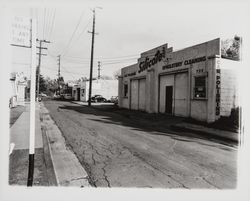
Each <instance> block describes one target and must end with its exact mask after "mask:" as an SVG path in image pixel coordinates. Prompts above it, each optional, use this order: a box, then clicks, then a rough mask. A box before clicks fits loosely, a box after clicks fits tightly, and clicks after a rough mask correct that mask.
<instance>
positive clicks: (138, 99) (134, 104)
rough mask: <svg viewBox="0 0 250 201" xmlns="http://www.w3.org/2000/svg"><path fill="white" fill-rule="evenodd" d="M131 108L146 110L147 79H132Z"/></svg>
mask: <svg viewBox="0 0 250 201" xmlns="http://www.w3.org/2000/svg"><path fill="white" fill-rule="evenodd" d="M130 104H131V109H132V110H142V111H145V110H146V79H139V80H131V101H130Z"/></svg>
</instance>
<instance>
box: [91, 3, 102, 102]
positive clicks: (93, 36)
mask: <svg viewBox="0 0 250 201" xmlns="http://www.w3.org/2000/svg"><path fill="white" fill-rule="evenodd" d="M96 8H100V9H101V7H96ZM92 11H93V27H92V32H90V31H88V32H89V33H91V34H92V43H91V58H90V73H89V100H88V106H91V93H92V76H93V60H94V43H95V34H96V33H95V8H94V9H93V10H92Z"/></svg>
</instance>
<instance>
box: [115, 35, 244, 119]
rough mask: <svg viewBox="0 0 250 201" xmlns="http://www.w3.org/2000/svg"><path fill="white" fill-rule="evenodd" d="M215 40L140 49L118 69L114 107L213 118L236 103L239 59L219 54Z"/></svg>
mask: <svg viewBox="0 0 250 201" xmlns="http://www.w3.org/2000/svg"><path fill="white" fill-rule="evenodd" d="M220 44H221V41H220V39H219V38H218V39H215V40H211V41H208V42H205V43H202V44H198V45H194V46H191V47H188V48H185V49H182V50H178V51H173V48H172V47H168V44H164V45H162V46H159V47H156V48H154V49H151V50H149V51H146V52H143V53H141V57H140V58H139V59H138V62H137V63H136V64H134V65H131V66H127V67H125V68H122V69H121V76H120V78H119V107H123V108H128V109H133V110H142V111H146V112H149V113H168V114H171V115H176V116H183V117H192V118H194V119H197V120H201V121H206V122H213V121H215V120H217V119H218V118H219V117H220V116H229V115H230V113H231V109H232V108H235V107H237V106H238V94H237V91H238V90H237V86H238V85H237V72H238V70H239V69H240V65H241V62H239V61H233V60H228V59H223V58H221V47H220Z"/></svg>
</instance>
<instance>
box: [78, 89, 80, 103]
mask: <svg viewBox="0 0 250 201" xmlns="http://www.w3.org/2000/svg"><path fill="white" fill-rule="evenodd" d="M77 100H78V101H79V100H80V88H77Z"/></svg>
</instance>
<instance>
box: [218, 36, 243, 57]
mask: <svg viewBox="0 0 250 201" xmlns="http://www.w3.org/2000/svg"><path fill="white" fill-rule="evenodd" d="M241 45H242V40H241V37H239V36H236V35H235V36H234V38H233V39H227V40H224V41H222V43H221V57H222V58H227V59H232V60H236V61H239V60H240V59H241V58H240V56H241V55H240V50H241Z"/></svg>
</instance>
